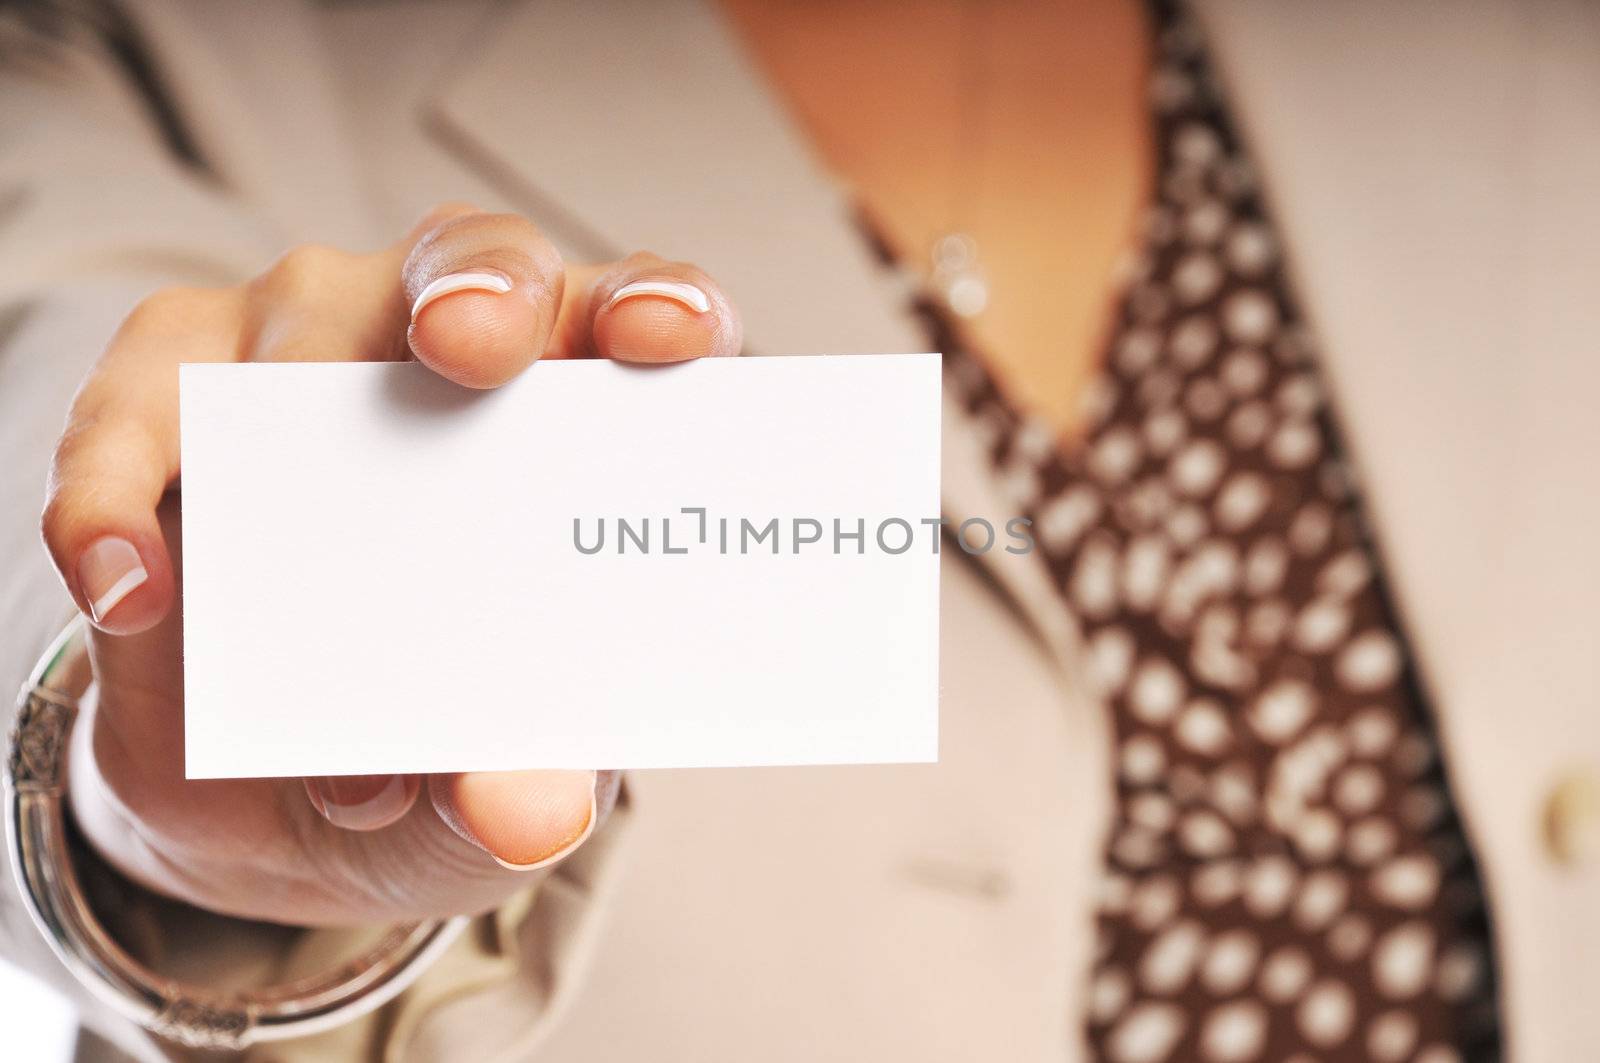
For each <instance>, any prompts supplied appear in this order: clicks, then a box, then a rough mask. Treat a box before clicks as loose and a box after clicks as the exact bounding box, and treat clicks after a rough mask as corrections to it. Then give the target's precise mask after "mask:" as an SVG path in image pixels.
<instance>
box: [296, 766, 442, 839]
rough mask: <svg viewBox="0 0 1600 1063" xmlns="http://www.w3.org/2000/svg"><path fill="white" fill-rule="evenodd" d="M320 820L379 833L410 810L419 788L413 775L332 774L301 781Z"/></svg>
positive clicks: (345, 827)
mask: <svg viewBox="0 0 1600 1063" xmlns="http://www.w3.org/2000/svg"><path fill="white" fill-rule="evenodd" d="M305 786H306V796H307V797H309V798H310V799H311V805H312V807H313V808H315V809H316V810H317V811H318V812H320V813H322V816H323V818H324V819H326V820H327V821H328V822H329V823H332V824H333V825H334V826H335V827H343V828H344V829H345V830H357V831H366V830H379V829H381V828H383V827H387V826H388V825H389V824H391V823H393V822H395V821H396V820H398V819H399V818H400V817H401V816H404V815H405V814H406V813H407V812H409V811H411V806H412V804H414V803H415V802H416V800H417V794H418V793H419V792H420V791H421V789H422V780H421V778H420V777H419V776H416V775H334V776H322V777H317V778H311V779H307V780H305Z"/></svg>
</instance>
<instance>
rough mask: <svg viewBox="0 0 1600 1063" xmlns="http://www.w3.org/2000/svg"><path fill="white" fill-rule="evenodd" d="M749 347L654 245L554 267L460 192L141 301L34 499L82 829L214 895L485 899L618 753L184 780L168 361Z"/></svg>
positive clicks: (603, 797)
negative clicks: (77, 629) (458, 198)
mask: <svg viewBox="0 0 1600 1063" xmlns="http://www.w3.org/2000/svg"><path fill="white" fill-rule="evenodd" d="M739 344H740V326H739V319H738V315H737V314H736V313H735V312H734V310H733V307H732V306H731V304H730V303H729V302H728V300H727V298H726V297H725V296H724V295H723V294H722V292H721V290H720V289H718V287H717V286H716V285H715V284H714V283H713V282H712V281H711V280H710V279H709V278H708V277H707V276H706V275H705V274H704V273H702V272H701V271H700V270H698V269H695V268H694V267H692V266H688V265H683V264H681V263H670V262H664V261H662V260H660V259H658V258H655V257H654V256H651V255H645V254H639V255H634V256H633V257H631V258H628V259H626V260H624V261H622V262H619V263H614V264H611V265H609V266H605V267H597V268H586V269H576V268H569V267H566V266H565V265H564V264H563V263H562V261H561V258H560V256H559V255H558V254H557V253H556V251H555V249H554V248H553V247H551V246H550V244H549V243H548V242H546V241H545V240H544V239H543V238H542V237H541V236H540V235H539V233H538V231H537V230H536V229H534V227H533V226H532V225H531V224H529V223H528V222H527V221H525V220H524V219H522V218H519V217H515V216H512V215H503V214H502V215H493V214H485V213H482V212H479V211H475V210H472V209H470V208H465V207H442V208H440V209H438V210H436V211H434V212H433V213H432V214H430V215H429V216H428V217H427V218H426V219H424V220H423V222H422V223H421V224H420V225H419V226H418V227H417V228H416V229H415V230H414V231H413V232H412V233H411V234H410V235H409V236H407V237H406V238H405V239H404V240H402V241H400V242H399V243H398V244H396V245H394V246H393V247H390V248H388V249H387V250H384V251H381V252H378V253H376V254H370V255H357V254H346V253H344V252H341V251H335V250H331V249H327V248H321V247H302V248H297V249H295V250H293V251H291V252H289V253H288V254H287V255H285V256H284V257H283V258H282V259H280V260H279V261H278V263H277V264H276V265H274V266H273V267H272V268H271V269H269V270H267V272H265V273H263V274H262V275H261V276H260V277H257V278H256V279H255V280H253V281H251V282H250V283H248V284H245V285H243V286H241V287H238V288H229V289H217V290H212V289H207V290H201V289H190V290H171V291H166V292H162V293H159V294H157V295H155V296H153V297H151V298H150V299H148V300H147V301H145V302H144V303H143V304H142V305H141V306H139V307H138V308H137V309H136V310H135V311H134V312H133V313H132V314H131V315H129V317H128V319H127V320H126V321H125V322H124V323H123V325H122V327H121V328H120V329H119V330H118V332H117V334H116V336H115V337H113V339H112V340H111V343H110V346H109V347H108V348H107V350H106V352H105V354H104V356H103V357H102V358H101V359H100V361H99V363H98V365H97V366H96V367H95V369H94V371H93V372H92V373H91V374H90V375H89V377H88V379H87V380H86V381H85V382H84V384H83V387H82V389H81V390H80V391H79V393H78V396H77V398H76V400H75V401H74V403H73V407H72V413H71V417H70V418H69V421H68V424H67V429H66V431H65V432H64V433H63V435H62V437H61V442H60V444H59V446H58V448H57V451H56V456H55V463H54V467H53V469H52V472H51V476H50V486H49V502H48V505H47V507H46V509H45V514H44V538H45V543H46V545H47V546H48V547H49V550H50V554H51V557H52V558H53V559H54V561H55V565H56V569H57V571H59V572H60V574H61V578H62V580H63V581H64V582H65V583H66V585H67V589H68V590H69V591H70V592H71V594H72V597H73V600H74V601H76V602H77V605H78V608H79V609H81V610H83V612H84V613H86V614H87V615H88V616H89V617H90V619H91V620H92V621H93V624H94V629H95V630H94V632H93V635H92V638H91V653H92V657H93V661H94V667H95V675H96V679H97V682H98V691H99V696H98V701H97V704H96V705H95V707H94V709H93V712H92V714H91V715H90V716H89V717H87V718H86V719H85V720H84V721H83V723H81V724H80V726H79V727H78V728H77V732H76V736H75V743H74V747H73V750H72V754H71V759H70V762H69V763H70V783H71V794H72V802H73V808H74V811H75V812H76V814H77V817H78V819H79V822H80V824H81V826H82V828H83V830H84V832H85V833H86V834H87V835H88V837H89V838H90V840H91V841H92V842H93V843H94V844H95V846H96V847H97V848H98V849H99V850H100V851H101V853H102V854H104V855H105V856H106V857H107V858H108V859H109V860H111V862H112V863H113V864H114V865H115V866H117V867H118V868H119V869H120V870H122V871H123V872H124V873H125V874H127V875H129V876H131V877H132V878H134V879H136V880H138V881H140V882H143V883H144V884H146V885H148V886H150V887H152V888H154V889H156V890H158V891H160V892H163V893H166V894H169V895H171V896H175V897H178V898H180V899H183V900H185V901H189V902H191V903H193V904H197V905H200V906H202V907H205V908H209V909H212V910H215V911H220V912H225V913H228V914H232V915H239V916H245V917H250V918H257V919H268V920H273V921H277V922H284V923H291V924H302V925H304V924H361V923H374V922H380V921H384V920H390V919H398V918H407V917H417V916H424V915H441V914H446V913H450V914H454V913H459V912H476V911H482V910H485V909H488V908H491V907H493V906H495V905H496V904H497V903H499V902H500V901H502V900H503V899H504V898H505V897H506V896H507V895H508V894H510V893H512V892H513V891H515V890H517V889H518V888H519V887H520V886H521V885H522V884H524V883H525V882H526V878H525V877H524V874H523V872H525V871H526V870H528V869H530V868H533V867H541V866H546V865H548V864H549V863H551V862H553V861H555V860H557V859H559V858H561V857H563V856H565V855H566V854H568V853H570V852H571V851H573V850H574V849H575V848H576V847H577V846H578V845H579V844H580V843H581V842H582V841H583V840H584V839H585V838H587V837H588V835H589V833H590V831H592V830H593V828H594V825H595V823H596V821H597V820H598V819H599V818H601V817H602V816H603V815H604V813H605V810H606V809H607V808H608V807H609V803H610V800H611V799H612V798H613V797H614V794H615V788H616V782H615V778H614V777H613V776H612V775H611V774H610V773H606V772H601V773H598V774H597V773H595V772H589V771H521V772H495V773H470V774H463V775H440V776H429V777H426V778H425V779H424V778H422V777H418V776H400V777H396V776H379V777H370V776H369V777H347V778H330V779H307V780H304V781H301V780H295V779H244V780H218V781H210V780H200V781H192V782H191V781H187V780H185V779H184V768H183V670H182V646H183V629H182V619H181V616H180V610H179V609H177V608H175V604H176V602H177V595H178V583H179V578H180V571H181V543H180V541H179V537H178V523H177V520H176V514H177V507H176V504H175V500H174V498H173V497H172V496H171V495H169V494H168V489H169V488H170V487H171V486H172V485H173V484H174V483H175V482H176V481H177V477H178V472H179V469H178V368H177V367H178V364H179V363H180V362H206V361H233V360H241V361H319V360H328V361H354V360H361V361H377V360H387V359H402V358H406V357H407V356H408V355H412V354H414V355H415V356H416V358H417V359H418V360H419V361H421V362H422V363H424V364H425V365H427V366H428V367H429V368H431V369H433V370H434V371H435V372H437V373H439V374H441V375H442V376H445V377H447V378H449V379H450V380H453V381H455V382H457V383H459V384H461V385H462V386H464V387H471V388H492V387H497V386H499V385H501V384H504V383H506V382H507V381H508V380H510V379H511V378H513V377H515V376H516V375H517V374H518V373H520V372H522V370H524V369H526V368H527V367H528V366H529V365H531V364H532V363H533V362H534V361H536V360H537V359H539V358H540V357H544V358H583V357H601V358H616V359H619V360H623V361H631V362H676V361H683V360H686V359H691V358H700V357H711V356H725V355H733V354H736V353H738V350H739ZM237 563H238V564H241V565H247V564H249V563H250V559H249V558H248V557H240V558H238V559H237ZM310 619H311V618H308V621H309V620H310ZM620 652H625V651H620ZM536 684H537V679H536V678H535V677H530V679H529V696H530V697H536V696H537V688H536ZM441 726H449V723H448V721H441ZM302 740H303V741H305V742H316V741H317V736H316V735H315V734H307V735H304V736H303V737H302ZM424 784H425V785H424ZM423 789H426V791H427V793H426V796H425V797H423V798H422V799H420V800H419V793H420V792H421V791H422V790H423Z"/></svg>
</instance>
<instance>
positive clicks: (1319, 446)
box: [919, 2, 1499, 1063]
mask: <svg viewBox="0 0 1600 1063" xmlns="http://www.w3.org/2000/svg"><path fill="white" fill-rule="evenodd" d="M1153 7H1154V9H1155V12H1156V17H1155V20H1154V21H1155V26H1156V32H1157V48H1156V55H1155V70H1154V73H1153V76H1152V79H1151V85H1150V93H1151V97H1150V98H1151V103H1152V106H1153V108H1154V110H1155V115H1156V129H1157V131H1158V135H1159V143H1160V171H1159V175H1158V176H1159V180H1158V181H1157V184H1156V196H1155V201H1154V202H1153V203H1152V205H1151V206H1150V207H1149V208H1148V214H1147V217H1146V220H1145V224H1144V226H1143V232H1144V245H1143V247H1142V248H1141V250H1140V251H1139V253H1138V254H1137V255H1136V256H1135V257H1134V260H1133V261H1132V263H1131V264H1130V266H1129V270H1128V274H1127V276H1128V281H1127V289H1126V294H1125V299H1124V302H1123V305H1122V309H1121V314H1120V319H1119V327H1118V329H1117V330H1116V332H1115V334H1114V336H1113V338H1112V340H1111V342H1110V345H1109V349H1108V356H1107V358H1106V361H1105V369H1104V370H1103V372H1102V374H1101V375H1100V376H1099V378H1098V379H1096V380H1095V381H1094V382H1093V383H1092V384H1091V385H1090V386H1089V387H1088V388H1087V389H1086V395H1087V398H1086V400H1085V407H1084V414H1085V417H1086V419H1087V423H1088V430H1087V433H1086V435H1085V436H1084V438H1083V439H1082V441H1081V442H1080V443H1078V444H1075V445H1074V446H1072V447H1069V448H1064V449H1062V448H1057V447H1055V446H1053V445H1050V443H1049V433H1048V431H1047V430H1041V429H1040V427H1039V426H1038V425H1037V423H1035V422H1031V421H1027V420H1025V419H1023V418H1021V417H1019V416H1018V414H1017V413H1016V412H1015V411H1014V409H1013V407H1011V406H1010V405H1009V404H1008V403H1007V402H1006V400H1005V398H1004V396H1003V394H1002V393H1001V391H1000V390H999V388H998V387H997V385H996V384H995V382H994V381H993V380H992V379H990V378H989V376H988V374H987V373H986V372H985V371H984V370H983V369H982V366H981V363H980V362H979V361H978V360H977V359H976V358H975V357H974V356H972V355H971V354H970V353H967V349H966V347H965V345H964V344H963V343H962V336H961V335H960V333H959V331H958V330H957V328H956V326H954V325H953V324H952V322H951V319H950V318H949V317H948V316H947V315H945V314H944V313H943V312H942V311H941V310H940V308H938V307H937V306H936V305H934V304H932V303H931V302H925V303H923V304H921V305H920V306H919V309H920V310H921V311H922V312H923V315H924V317H925V318H926V319H927V320H928V321H929V323H930V326H931V328H932V329H933V331H934V333H935V335H934V341H935V342H936V343H937V344H938V347H939V349H942V350H944V351H945V352H946V360H947V365H948V367H949V369H948V372H949V379H950V387H951V388H953V389H955V391H956V393H957V394H958V395H959V397H960V398H961V399H962V401H963V403H964V405H965V407H966V408H967V409H968V411H969V412H970V413H971V414H972V417H973V420H974V423H975V424H978V425H986V426H989V428H988V431H989V432H990V433H991V434H990V435H989V436H987V437H986V438H988V439H990V440H991V442H992V446H991V450H992V453H993V457H994V461H995V465H996V468H997V472H999V473H1000V474H1001V480H1002V482H1019V483H1026V484H1027V485H1028V491H1027V492H1026V493H1022V492H1014V495H1015V500H1016V502H1017V504H1018V505H1019V506H1021V507H1025V508H1026V509H1027V511H1028V512H1029V513H1030V515H1031V516H1032V517H1033V519H1034V521H1035V528H1036V531H1037V535H1038V543H1039V546H1040V549H1041V551H1042V552H1043V553H1044V554H1045V557H1046V560H1047V562H1048V564H1049V566H1050V569H1051V571H1052V573H1053V574H1054V576H1055V577H1056V580H1057V582H1058V584H1059V586H1060V589H1061V593H1062V596H1063V599H1064V602H1065V604H1066V606H1067V607H1068V608H1069V609H1070V610H1071V612H1072V613H1073V614H1074V615H1075V616H1076V618H1077V620H1078V623H1079V626H1080V628H1081V629H1082V631H1083V634H1084V645H1085V654H1084V662H1085V669H1086V674H1087V678H1088V680H1089V682H1090V683H1091V684H1092V686H1093V688H1094V689H1095V690H1096V691H1097V692H1098V693H1099V695H1100V696H1101V697H1103V698H1104V699H1105V702H1106V705H1107V707H1108V709H1109V711H1110V713H1111V716H1112V720H1113V723H1114V734H1115V741H1116V751H1115V757H1114V762H1113V763H1114V767H1115V771H1116V786H1117V794H1118V803H1117V809H1116V812H1115V816H1114V821H1113V825H1112V832H1111V836H1110V838H1109V841H1108V844H1107V851H1106V870H1105V884H1104V888H1103V889H1102V891H1101V897H1102V900H1101V910H1100V914H1099V931H1100V942H1099V948H1098V950H1097V953H1096V955H1097V957H1098V958H1097V961H1096V965H1095V969H1094V972H1093V975H1092V978H1091V981H1090V986H1089V994H1088V999H1089V1015H1088V1034H1089V1042H1090V1045H1091V1047H1092V1049H1093V1051H1094V1052H1095V1053H1096V1054H1097V1055H1098V1056H1099V1057H1101V1058H1105V1059H1108V1060H1112V1061H1114V1063H1135V1061H1140V1060H1146V1061H1157V1060H1172V1059H1182V1060H1201V1061H1209V1063H1234V1061H1238V1063H1243V1061H1251V1060H1285V1059H1302V1058H1303V1059H1317V1060H1321V1059H1368V1058H1370V1059H1377V1060H1402V1059H1405V1060H1413V1059H1428V1060H1444V1059H1462V1060H1476V1059H1492V1058H1498V1050H1499V1034H1498V1016H1497V1011H1496V1005H1495V991H1494V985H1493V976H1492V975H1493V964H1492V960H1491V952H1490V938H1489V934H1488V921H1487V914H1486V912H1485V911H1484V908H1483V905H1482V900H1481V897H1482V891H1481V890H1480V889H1479V888H1478V885H1477V871H1476V867H1475V864H1474V862H1473V859H1472V856H1471V851H1470V848H1469V847H1468V845H1467V843H1466V840H1465V838H1464V836H1463V834H1462V829H1461V824H1460V822H1459V820H1458V818H1457V816H1456V814H1455V811H1454V809H1453V807H1452V806H1451V803H1450V800H1449V788H1448V785H1447V780H1446V778H1445V775H1444V769H1443V767H1442V765H1441V764H1440V761H1439V757H1438V755H1437V750H1436V748H1435V743H1434V742H1433V739H1432V735H1431V731H1430V721H1429V714H1428V711H1427V707H1426V705H1425V703H1424V701H1423V698H1422V695H1421V692H1420V690H1419V688H1418V686H1417V683H1416V679H1415V676H1414V674H1413V672H1412V670H1411V667H1410V663H1409V661H1408V658H1407V653H1406V647H1405V644H1404V641H1403V639H1402V637H1401V634H1400V630H1399V626H1398V623H1397V619H1396V616H1395V614H1394V612H1393V610H1392V608H1391V605H1390V603H1389V601H1388V599H1387V597H1386V594H1385V588H1384V584H1383V581H1382V578H1381V570H1380V567H1379V564H1378V562H1377V558H1376V555H1375V552H1374V549H1373V546H1372V544H1371V543H1370V541H1369V540H1368V539H1367V538H1366V536H1365V535H1364V532H1363V524H1362V521H1361V514H1360V508H1359V498H1358V496H1357V495H1356V492H1355V489H1354V480H1353V477H1352V475H1351V471H1350V469H1349V468H1348V466H1347V465H1346V464H1345V462H1344V460H1343V457H1342V453H1341V448H1340V444H1339V438H1338V434H1337V431H1336V428H1335V425H1334V421H1333V418H1332V414H1331V411H1330V410H1329V409H1328V407H1327V404H1326V401H1325V398H1324V392H1323V389H1322V387H1321V384H1320V381H1319V377H1318V371H1317V367H1316V360H1315V347H1314V344H1313V343H1312V341H1311V338H1310V336H1309V335H1308V334H1307V331H1306V329H1305V327H1304V324H1303V322H1302V320H1301V317H1300V315H1299V312H1298V310H1297V308H1296V307H1295V305H1294V302H1293V300H1292V298H1291V295H1290V291H1289V285H1288V283H1287V279H1286V276H1285V273H1284V267H1283V263H1282V262H1281V260H1280V259H1279V253H1280V244H1279V241H1278V239H1277V237H1276V235H1275V234H1274V232H1273V229H1272V225H1271V223H1270V220H1269V219H1268V217H1267V215H1266V211H1265V208H1264V204H1263V199H1262V196H1261V193H1260V190H1259V188H1258V187H1257V183H1256V179H1255V177H1254V174H1253V171H1252V168H1251V165H1250V161H1249V159H1248V158H1247V157H1246V154H1245V152H1244V150H1243V148H1242V146H1241V145H1240V143H1239V142H1238V140H1237V138H1236V137H1235V135H1234V133H1233V131H1232V128H1231V126H1230V124H1229V122H1228V120H1227V117H1226V115H1225V113H1224V110H1223V107H1222V103H1221V100H1220V95H1219V92H1218V88H1217V85H1216V84H1215V82H1214V79H1213V77H1212V74H1211V72H1210V69H1209V66H1208V65H1207V62H1206V59H1205V55H1204V52H1203V48H1202V44H1201V41H1200V37H1199V33H1198V31H1197V29H1196V27H1195V26H1194V25H1193V24H1192V23H1191V21H1190V20H1189V19H1188V18H1187V16H1186V15H1185V14H1184V13H1183V12H1182V11H1181V9H1178V8H1176V7H1174V6H1172V5H1171V4H1169V3H1166V2H1158V3H1155V4H1154V5H1153ZM1019 466H1020V467H1021V468H1022V469H1023V472H1022V473H1019V472H1018V471H1017V469H1018V467H1019Z"/></svg>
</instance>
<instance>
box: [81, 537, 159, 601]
mask: <svg viewBox="0 0 1600 1063" xmlns="http://www.w3.org/2000/svg"><path fill="white" fill-rule="evenodd" d="M149 578H150V573H148V572H146V571H145V568H144V562H143V561H141V560H140V559H139V551H138V550H136V549H134V546H133V544H132V543H130V542H129V541H128V540H126V539H119V538H117V537H116V536H114V535H108V536H106V537H104V538H102V539H96V540H95V541H94V542H92V543H90V544H89V548H88V549H87V550H85V551H84V552H83V555H82V556H81V557H79V558H78V586H79V588H80V589H82V591H83V596H84V597H85V598H86V599H88V601H89V615H90V616H91V617H92V618H94V619H95V620H96V621H100V620H104V619H105V616H106V614H107V613H109V612H111V610H112V609H114V608H115V607H116V605H117V603H118V602H120V601H122V599H124V598H126V597H127V596H128V595H130V594H132V593H133V592H134V591H135V590H136V589H138V588H139V586H140V585H141V584H143V583H144V582H145V580H147V579H149Z"/></svg>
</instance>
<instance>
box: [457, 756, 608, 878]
mask: <svg viewBox="0 0 1600 1063" xmlns="http://www.w3.org/2000/svg"><path fill="white" fill-rule="evenodd" d="M601 781H602V780H601V777H600V774H599V773H597V772H592V771H501V772H469V773H467V774H464V775H434V776H430V777H429V780H428V792H429V796H430V798H431V799H432V801H433V807H434V809H435V811H437V812H438V813H439V817H440V818H441V819H443V820H444V821H445V822H446V823H448V824H449V825H450V828H451V829H452V830H454V831H455V832H456V833H457V834H458V835H460V836H461V837H462V838H464V839H466V840H467V841H469V842H471V843H472V844H473V845H476V846H477V847H478V848H480V849H482V850H483V851H484V852H486V853H488V854H489V855H490V856H492V857H494V859H495V861H496V862H497V863H499V864H500V865H501V866H503V867H507V868H510V869H512V870H514V871H532V870H535V869H537V868H541V867H548V866H549V865H550V864H553V863H555V862H556V861H558V860H560V859H562V858H563V857H565V856H567V855H568V854H570V853H571V852H572V851H573V850H575V849H577V847H578V846H579V845H582V844H583V842H584V840H585V839H587V838H588V837H589V835H590V833H591V832H593V830H594V828H595V824H596V822H597V821H598V820H599V818H600V812H601V805H600V797H601V794H600V790H601V785H600V784H601Z"/></svg>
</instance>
